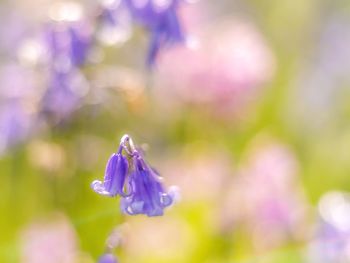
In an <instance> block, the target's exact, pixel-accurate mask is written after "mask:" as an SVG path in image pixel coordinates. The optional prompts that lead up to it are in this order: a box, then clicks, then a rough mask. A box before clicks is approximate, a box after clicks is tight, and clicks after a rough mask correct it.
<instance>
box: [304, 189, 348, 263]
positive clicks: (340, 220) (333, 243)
mask: <svg viewBox="0 0 350 263" xmlns="http://www.w3.org/2000/svg"><path fill="white" fill-rule="evenodd" d="M318 207H319V215H320V220H319V223H318V226H317V228H316V232H315V234H314V237H313V239H312V240H311V242H310V246H309V250H308V260H309V261H308V262H310V263H333V262H349V260H350V212H349V211H350V195H349V193H345V192H329V193H326V194H325V195H323V196H322V198H321V200H320V202H319V205H318Z"/></svg>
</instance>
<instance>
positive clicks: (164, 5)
mask: <svg viewBox="0 0 350 263" xmlns="http://www.w3.org/2000/svg"><path fill="white" fill-rule="evenodd" d="M179 5H180V1H179V0H169V1H152V0H145V1H138V0H123V1H121V2H119V1H117V2H114V3H113V4H112V5H111V7H110V8H106V9H105V10H104V11H103V14H102V15H103V18H104V20H105V21H106V22H107V23H110V24H113V25H115V26H120V25H121V24H123V23H124V22H123V21H121V19H119V15H120V13H121V12H124V11H125V9H126V10H127V11H128V12H129V13H130V15H131V17H132V19H133V20H134V21H135V22H136V23H138V24H140V25H141V26H143V27H145V28H146V29H147V30H148V31H149V33H150V34H151V40H150V44H149V48H148V54H147V58H146V62H147V65H148V66H153V65H154V63H155V60H156V58H157V55H158V53H159V51H160V49H162V48H164V47H165V46H167V45H170V44H175V43H179V42H182V41H184V39H185V37H184V32H183V28H182V26H181V25H180V21H179V17H178V8H179ZM120 22H122V23H120Z"/></svg>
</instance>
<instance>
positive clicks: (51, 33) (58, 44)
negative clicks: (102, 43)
mask: <svg viewBox="0 0 350 263" xmlns="http://www.w3.org/2000/svg"><path fill="white" fill-rule="evenodd" d="M46 41H47V49H48V53H49V55H50V59H51V63H53V64H55V63H57V60H65V61H67V62H69V63H70V64H71V65H72V66H76V67H78V66H81V65H83V64H84V63H85V62H86V59H87V57H88V54H89V51H90V47H91V45H92V38H91V35H90V32H89V29H88V26H87V25H85V24H84V23H82V22H81V23H71V24H69V23H67V24H52V25H49V26H48V27H47V30H46Z"/></svg>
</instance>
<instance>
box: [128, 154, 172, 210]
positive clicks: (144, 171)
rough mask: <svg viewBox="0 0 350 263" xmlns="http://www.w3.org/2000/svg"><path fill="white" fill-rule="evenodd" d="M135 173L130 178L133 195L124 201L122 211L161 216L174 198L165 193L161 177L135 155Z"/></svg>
mask: <svg viewBox="0 0 350 263" xmlns="http://www.w3.org/2000/svg"><path fill="white" fill-rule="evenodd" d="M133 159H134V165H135V171H134V172H133V173H132V174H131V175H130V176H129V182H130V187H131V194H130V195H129V196H126V197H124V198H123V199H122V205H121V206H122V210H123V211H124V212H125V213H127V214H129V215H137V214H145V215H147V216H161V215H163V210H164V208H165V207H167V206H169V205H171V204H172V202H173V200H172V197H171V196H170V195H169V194H168V193H166V192H165V191H164V188H163V186H162V184H161V177H160V176H159V175H158V174H157V173H156V172H155V171H154V170H153V169H152V168H150V167H149V166H148V165H147V164H146V163H145V161H144V160H143V158H142V157H141V156H140V155H139V154H137V153H135V156H134V157H133Z"/></svg>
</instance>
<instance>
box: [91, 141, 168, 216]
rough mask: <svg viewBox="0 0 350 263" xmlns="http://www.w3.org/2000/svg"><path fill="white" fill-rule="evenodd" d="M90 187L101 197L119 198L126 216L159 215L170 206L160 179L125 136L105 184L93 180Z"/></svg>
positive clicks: (111, 163)
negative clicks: (117, 196) (118, 196)
mask: <svg viewBox="0 0 350 263" xmlns="http://www.w3.org/2000/svg"><path fill="white" fill-rule="evenodd" d="M91 187H92V189H93V190H94V191H95V192H97V193H99V194H101V195H107V196H112V197H113V196H116V195H120V196H121V198H122V200H121V209H122V211H123V212H124V213H126V214H129V215H136V214H145V215H147V216H160V215H163V210H164V208H166V207H167V206H170V205H171V204H172V203H173V197H172V196H171V194H169V193H167V192H166V191H165V190H164V187H163V185H162V178H161V177H160V176H159V174H158V173H157V172H156V171H155V170H154V169H153V168H151V167H150V166H149V165H148V164H147V162H146V161H145V160H144V158H143V156H142V153H141V151H140V150H138V149H137V148H136V147H135V146H134V144H133V141H132V139H131V138H130V137H129V136H128V135H124V136H123V137H122V139H121V142H120V146H119V149H118V152H117V153H114V154H112V156H111V157H110V159H109V161H108V163H107V167H106V171H105V177H104V181H103V182H101V181H98V180H96V181H94V182H92V184H91Z"/></svg>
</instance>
